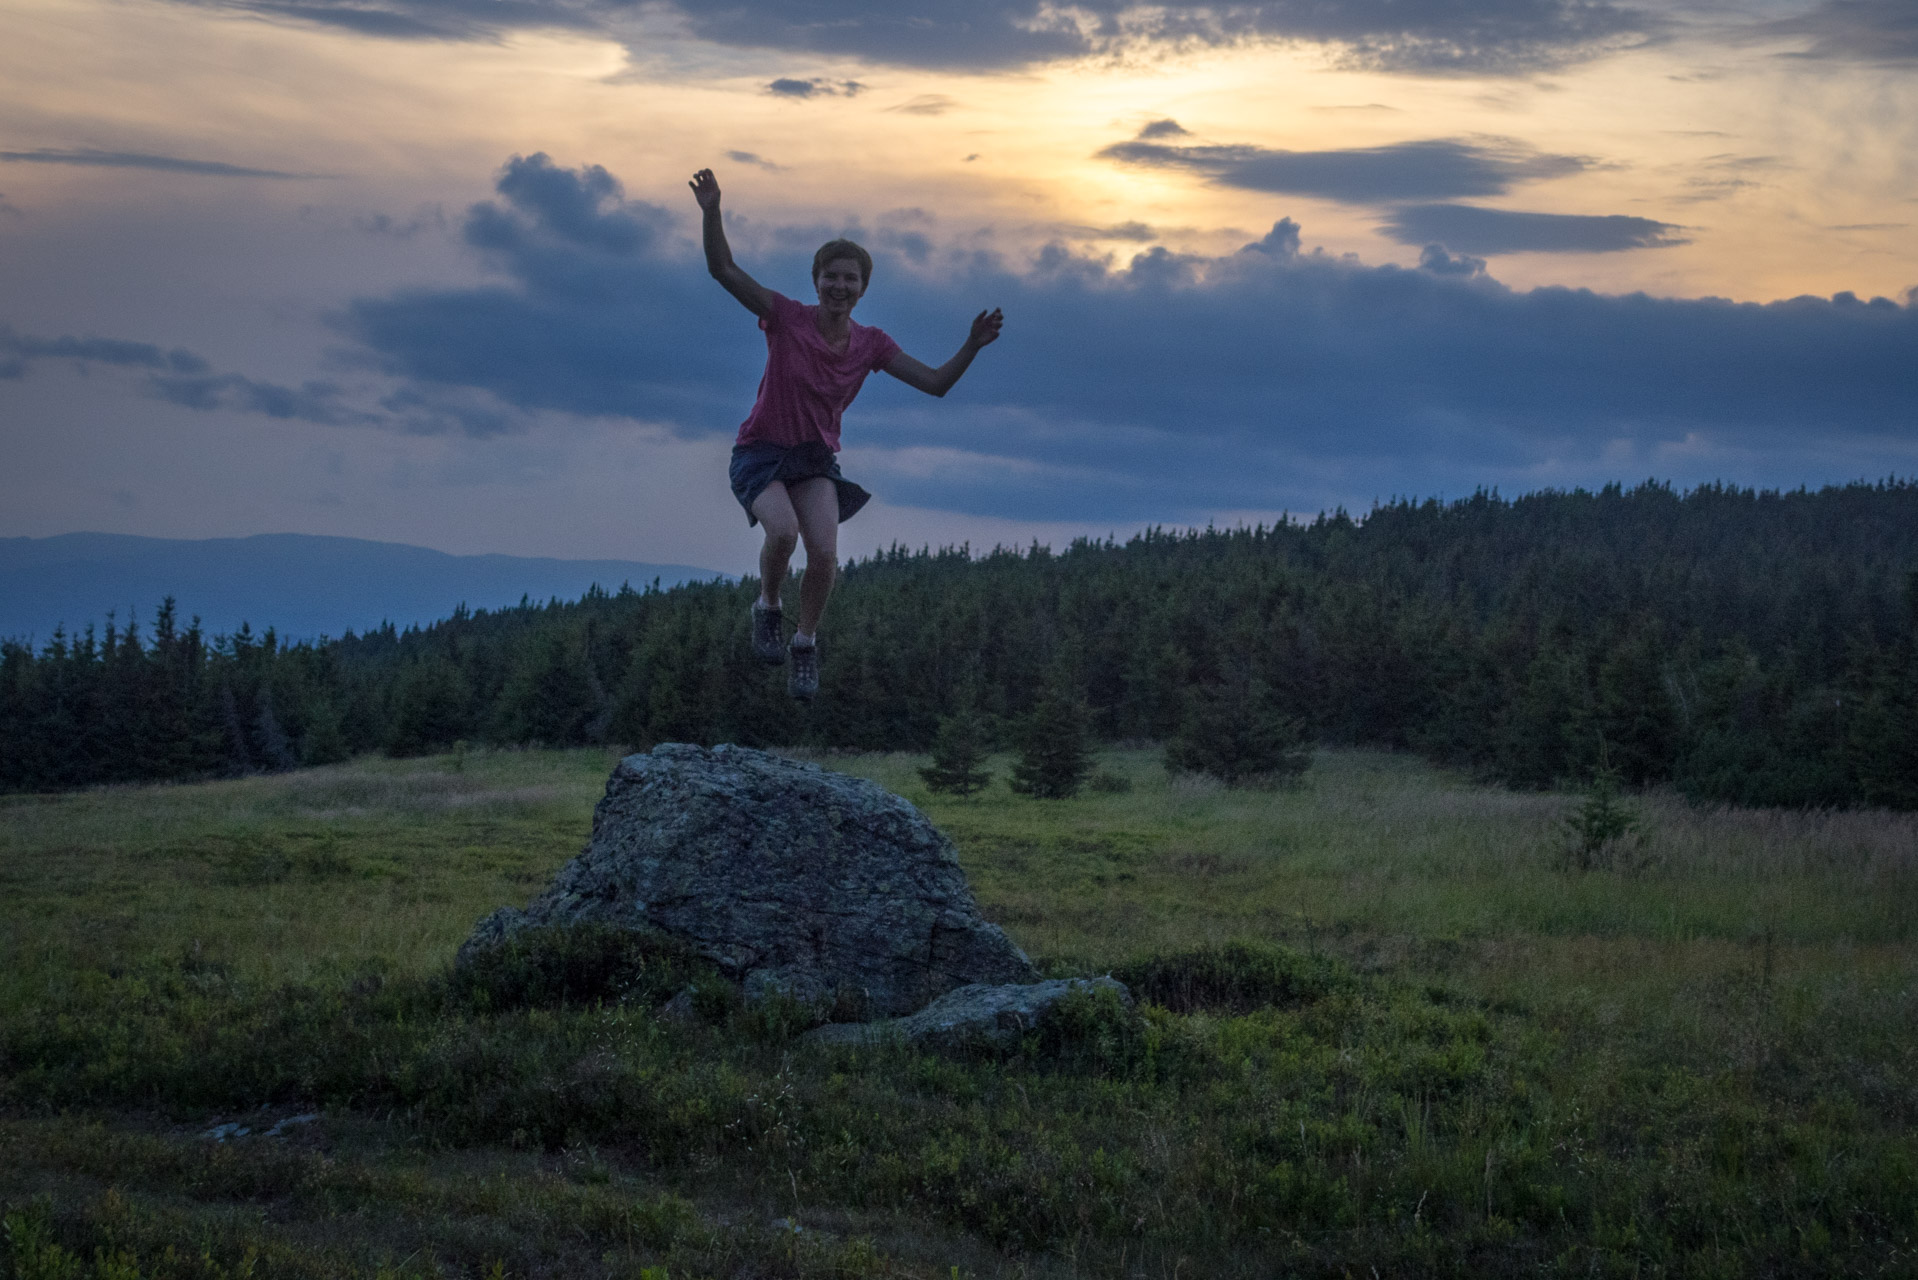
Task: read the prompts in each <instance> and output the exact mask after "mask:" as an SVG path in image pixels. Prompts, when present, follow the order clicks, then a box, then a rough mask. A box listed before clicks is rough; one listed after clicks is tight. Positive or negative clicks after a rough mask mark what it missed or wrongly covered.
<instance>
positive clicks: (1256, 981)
mask: <svg viewBox="0 0 1918 1280" xmlns="http://www.w3.org/2000/svg"><path fill="white" fill-rule="evenodd" d="M1112 976H1113V977H1115V978H1117V979H1118V980H1119V981H1121V982H1123V983H1125V984H1126V986H1128V987H1130V988H1131V989H1132V994H1133V995H1135V996H1137V997H1138V998H1139V999H1141V1000H1150V1001H1151V1002H1152V1003H1154V1004H1157V1005H1162V1006H1164V1007H1165V1008H1167V1009H1170V1010H1171V1011H1172V1012H1174V1013H1192V1012H1194V1011H1196V1010H1200V1009H1203V1010H1206V1011H1208V1012H1213V1013H1234V1014H1238V1013H1250V1012H1251V1011H1252V1010H1254V1009H1265V1008H1275V1007H1285V1006H1288V1005H1297V1004H1304V1003H1307V1002H1309V1001H1313V1000H1318V999H1320V998H1322V997H1324V996H1325V995H1327V994H1329V993H1330V992H1332V991H1333V990H1335V989H1338V988H1340V987H1343V986H1346V985H1348V984H1349V983H1350V981H1351V975H1350V974H1349V972H1348V971H1347V970H1346V969H1345V967H1344V966H1343V965H1342V964H1340V963H1339V962H1338V961H1336V960H1333V959H1330V958H1329V957H1324V956H1309V955H1306V954H1305V953H1303V952H1300V951H1295V950H1293V949H1292V948H1290V947H1282V946H1276V945H1272V944H1268V943H1253V942H1228V943H1226V944H1225V945H1224V946H1218V947H1199V948H1196V949H1194V950H1191V951H1180V952H1175V953H1173V954H1171V955H1162V956H1145V957H1142V958H1140V959H1137V960H1133V961H1129V962H1128V963H1126V964H1123V965H1121V966H1119V967H1118V968H1116V969H1114V970H1113V971H1112Z"/></svg>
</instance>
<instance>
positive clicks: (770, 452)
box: [730, 440, 872, 526]
mask: <svg viewBox="0 0 1918 1280" xmlns="http://www.w3.org/2000/svg"><path fill="white" fill-rule="evenodd" d="M730 470H731V474H732V482H733V497H735V498H738V499H739V505H740V506H742V507H744V508H746V523H747V525H749V526H750V525H755V524H758V523H759V517H758V516H756V515H754V514H753V503H754V502H756V501H757V500H758V499H759V495H760V494H762V493H764V492H765V491H766V486H767V485H769V484H771V483H772V482H773V481H775V480H778V481H780V482H781V483H782V484H795V483H797V482H798V481H801V480H811V479H813V478H814V477H815V476H824V477H826V479H828V480H830V481H832V483H833V488H835V489H837V490H838V491H839V523H841V524H844V523H845V522H846V521H848V520H850V519H852V518H853V517H854V516H855V515H857V514H858V513H859V508H861V507H863V506H865V505H866V504H867V503H868V502H870V501H872V495H871V494H870V493H867V492H866V491H865V490H864V489H861V488H860V487H859V486H858V485H856V484H854V483H853V482H852V481H850V480H848V479H846V478H845V477H844V476H842V475H840V474H839V459H838V458H836V457H834V456H833V452H832V450H831V449H830V448H829V447H828V446H826V445H825V444H823V443H821V442H820V441H817V440H815V441H811V442H809V443H807V444H801V445H794V446H793V447H792V448H790V449H788V448H787V447H785V446H784V445H777V444H766V443H764V442H754V443H752V444H736V445H734V446H733V462H732V467H731V468H730Z"/></svg>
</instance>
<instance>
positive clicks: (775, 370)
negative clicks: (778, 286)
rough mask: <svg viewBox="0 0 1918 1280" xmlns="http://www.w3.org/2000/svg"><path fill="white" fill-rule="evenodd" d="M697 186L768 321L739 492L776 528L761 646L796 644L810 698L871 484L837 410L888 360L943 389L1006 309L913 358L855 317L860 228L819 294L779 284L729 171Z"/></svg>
mask: <svg viewBox="0 0 1918 1280" xmlns="http://www.w3.org/2000/svg"><path fill="white" fill-rule="evenodd" d="M688 185H690V186H691V187H692V189H693V198H694V199H696V200H697V201H699V207H700V209H701V211H702V214H703V217H704V220H705V242H706V269H707V270H708V271H710V272H711V273H712V277H713V279H715V280H717V281H719V283H720V284H721V285H722V286H724V287H725V290H726V292H728V293H730V294H732V295H733V297H735V298H737V299H739V301H740V303H741V304H742V305H743V306H744V307H745V308H746V309H747V310H748V311H750V312H752V313H753V314H754V315H756V316H758V317H759V327H760V328H761V329H763V330H765V333H766V372H765V374H764V375H763V376H761V378H760V380H759V396H758V398H757V399H756V400H755V401H754V402H753V411H752V412H751V413H750V414H748V415H747V417H746V421H745V422H743V423H741V424H740V427H739V436H738V438H737V439H736V440H735V441H734V444H733V459H732V486H733V496H734V497H735V498H737V499H739V505H740V506H742V507H744V508H745V509H746V523H747V524H748V525H752V524H758V525H762V526H764V528H765V530H766V541H765V544H764V545H763V546H762V547H761V548H760V551H759V599H758V600H756V601H755V602H754V603H753V610H752V644H753V652H754V653H756V654H758V655H759V657H760V658H761V659H762V660H764V661H765V662H767V663H769V664H772V665H774V666H777V665H778V664H780V663H782V662H784V661H785V660H786V658H787V655H788V653H789V652H790V654H791V657H792V672H791V674H790V676H789V677H788V678H787V682H786V688H787V691H788V692H789V693H791V694H792V696H793V697H795V698H798V699H799V700H800V701H802V702H810V701H811V700H812V698H813V695H814V694H816V693H818V692H819V648H818V633H819V620H820V618H821V617H822V616H823V615H824V614H825V612H826V599H827V597H829V596H830V595H831V594H832V588H833V579H834V577H835V576H836V575H837V572H838V568H839V524H840V522H841V521H844V520H850V519H851V518H852V516H853V514H854V513H855V512H857V511H858V510H859V508H861V507H863V506H865V505H866V501H867V500H868V499H869V498H870V497H871V496H872V495H871V494H869V493H867V492H866V491H865V490H864V489H861V488H860V487H859V486H858V485H856V484H854V483H852V482H851V481H850V480H847V479H846V478H845V477H844V476H842V475H840V473H839V463H838V461H837V459H835V458H834V456H833V455H834V454H836V453H837V452H838V451H839V419H840V415H841V414H843V413H844V412H845V411H846V406H847V405H849V404H851V403H852V400H853V397H854V396H856V395H858V394H859V388H860V387H861V386H862V385H863V384H864V383H865V380H866V375H867V374H868V373H871V372H872V371H874V370H876V369H883V370H885V371H886V372H887V373H889V374H891V375H892V376H893V377H895V378H897V379H899V380H900V381H901V382H903V383H905V384H906V385H907V386H909V387H916V388H918V389H919V390H921V391H923V392H925V393H926V394H927V395H934V396H943V395H945V394H946V392H948V391H950V390H951V389H952V385H953V384H954V383H955V382H957V381H959V376H960V375H961V374H963V373H964V372H965V371H966V368H967V367H968V366H969V365H971V364H972V358H973V357H974V356H976V355H978V354H979V351H980V348H982V347H985V346H989V345H990V344H991V343H993V342H994V341H996V340H997V339H998V337H999V327H1000V325H1001V323H1003V321H1004V317H1003V316H1002V315H1001V314H1000V312H999V310H998V309H997V308H994V309H993V310H991V311H981V312H980V313H979V314H978V315H977V316H976V317H974V319H973V322H972V332H971V333H969V334H968V335H967V336H966V341H965V344H964V345H963V346H961V347H960V348H959V354H957V355H955V356H954V357H953V358H952V359H950V360H948V361H946V362H945V363H944V364H942V365H940V366H939V367H938V368H937V369H935V368H933V367H931V366H930V365H927V364H923V363H921V362H920V361H918V360H915V359H913V358H912V357H911V356H909V355H907V354H906V353H905V352H903V351H901V350H900V349H899V344H898V343H896V342H894V341H893V340H892V339H891V338H889V337H887V336H886V334H885V331H884V330H881V329H877V328H873V327H871V326H869V325H861V324H854V323H853V320H852V309H853V308H854V307H855V306H857V305H858V304H859V299H860V298H862V297H864V296H865V293H866V287H867V285H869V284H870V283H871V282H872V255H870V254H868V253H867V252H866V251H865V250H864V249H862V248H860V247H859V246H858V245H856V244H854V243H853V242H852V241H850V240H833V241H829V242H828V243H826V244H824V245H822V246H820V249H819V252H818V253H816V254H814V255H813V264H812V275H813V288H814V290H815V291H816V292H817V293H818V295H819V303H818V305H817V306H808V305H806V304H804V303H800V302H795V301H794V300H793V299H791V298H788V297H785V296H783V295H781V294H778V293H774V292H773V291H772V290H771V289H768V288H766V287H765V286H764V285H762V284H760V283H759V282H758V281H757V280H754V279H753V278H752V277H751V276H749V275H747V274H746V273H745V272H744V271H743V270H741V269H740V267H739V264H738V263H736V262H734V261H733V253H732V249H731V247H729V246H728V245H727V243H726V229H725V226H724V225H723V224H722V223H721V221H720V216H719V180H718V179H717V178H715V177H714V176H713V171H712V170H711V169H701V170H700V171H699V172H698V173H696V174H694V175H693V179H692V181H691V183H689V184H688ZM801 540H803V541H804V542H805V544H806V575H805V577H804V578H803V579H802V580H801V582H800V586H799V625H798V628H797V630H795V631H794V633H793V638H792V643H791V645H790V646H788V645H787V644H786V643H785V641H784V629H783V626H782V619H781V614H780V607H779V589H780V587H781V586H783V585H784V584H785V581H786V571H787V567H788V566H789V565H790V564H791V562H792V554H793V548H794V547H795V546H797V545H798V543H799V542H800V541H801Z"/></svg>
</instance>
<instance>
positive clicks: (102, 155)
mask: <svg viewBox="0 0 1918 1280" xmlns="http://www.w3.org/2000/svg"><path fill="white" fill-rule="evenodd" d="M0 160H13V161H19V162H23V163H29V164H72V165H90V166H95V167H99V168H106V169H158V170H161V171H163V172H167V173H198V174H205V175H207V176H209V177H215V178H318V177H323V176H325V175H323V174H317V173H288V172H286V171H284V170H281V169H249V168H247V167H245V166H244V165H237V164H223V163H221V162H220V161H218V160H188V159H184V158H183V157H180V156H156V155H149V154H147V153H145V152H141V151H95V150H93V149H92V148H90V147H75V148H70V149H67V150H59V149H56V148H52V147H41V148H39V149H37V150H34V151H0Z"/></svg>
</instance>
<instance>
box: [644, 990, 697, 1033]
mask: <svg viewBox="0 0 1918 1280" xmlns="http://www.w3.org/2000/svg"><path fill="white" fill-rule="evenodd" d="M653 1016H654V1017H656V1018H658V1019H659V1020H660V1021H661V1022H678V1023H683V1024H685V1025H687V1026H691V1025H692V1024H693V1023H695V1022H698V1021H699V1009H698V1007H697V1006H696V1005H694V1004H693V989H692V988H691V987H687V988H685V989H684V990H682V991H681V992H680V993H679V994H678V995H676V996H674V997H673V998H672V999H671V1000H668V1001H667V1002H666V1003H665V1004H663V1005H661V1006H659V1012H658V1013H656V1014H654V1015H653Z"/></svg>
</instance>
